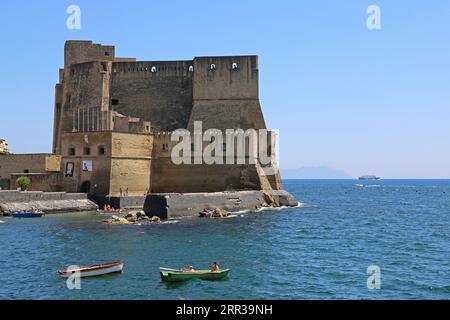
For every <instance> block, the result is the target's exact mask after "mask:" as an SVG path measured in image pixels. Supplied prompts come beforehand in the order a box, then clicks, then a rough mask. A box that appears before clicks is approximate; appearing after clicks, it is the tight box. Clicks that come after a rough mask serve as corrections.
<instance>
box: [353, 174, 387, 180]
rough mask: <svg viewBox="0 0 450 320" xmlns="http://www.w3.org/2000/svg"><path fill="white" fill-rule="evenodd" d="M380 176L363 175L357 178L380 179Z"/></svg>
mask: <svg viewBox="0 0 450 320" xmlns="http://www.w3.org/2000/svg"><path fill="white" fill-rule="evenodd" d="M380 179H381V178H380V177H377V176H375V175H365V176H361V177H359V178H358V180H380Z"/></svg>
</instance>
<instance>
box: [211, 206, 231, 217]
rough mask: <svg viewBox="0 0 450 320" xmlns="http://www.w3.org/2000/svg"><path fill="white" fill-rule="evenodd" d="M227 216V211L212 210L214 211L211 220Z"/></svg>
mask: <svg viewBox="0 0 450 320" xmlns="http://www.w3.org/2000/svg"><path fill="white" fill-rule="evenodd" d="M229 215H230V214H229V213H228V211H226V210H224V209H220V208H216V209H214V211H213V213H212V217H213V218H225V217H228V216H229Z"/></svg>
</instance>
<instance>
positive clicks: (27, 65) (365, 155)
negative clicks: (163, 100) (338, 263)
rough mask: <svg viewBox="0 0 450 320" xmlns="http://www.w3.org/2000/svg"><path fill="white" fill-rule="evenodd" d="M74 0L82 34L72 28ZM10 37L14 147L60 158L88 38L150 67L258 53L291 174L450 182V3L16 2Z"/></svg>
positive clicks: (4, 60)
mask: <svg viewBox="0 0 450 320" xmlns="http://www.w3.org/2000/svg"><path fill="white" fill-rule="evenodd" d="M71 4H76V5H79V6H80V7H81V14H82V15H81V19H82V20H81V23H82V25H81V27H82V28H81V30H68V29H67V28H66V19H67V17H68V15H67V14H66V8H67V7H68V6H69V5H71ZM371 4H376V5H379V6H380V8H381V13H382V16H381V19H382V29H381V30H379V31H369V30H368V29H367V28H366V19H367V16H368V15H367V14H366V9H367V7H368V6H369V5H371ZM0 36H1V42H2V44H1V50H0V61H1V68H0V70H1V71H0V88H1V89H0V93H1V96H0V97H1V100H0V110H1V113H0V137H4V138H6V139H7V140H8V142H9V144H10V148H11V151H12V152H15V153H22V152H50V151H51V141H52V124H53V96H54V91H53V90H54V85H55V83H56V82H57V78H58V68H59V67H62V65H63V46H64V41H65V40H68V39H86V40H93V41H95V42H98V43H103V44H113V45H116V53H117V55H118V56H132V57H137V58H138V59H143V60H144V59H145V60H169V59H190V58H192V57H194V56H202V55H234V54H258V55H259V57H260V96H261V101H262V106H263V111H264V113H265V117H266V120H267V124H268V126H269V127H270V128H272V129H280V138H281V149H280V153H281V161H280V162H281V166H282V167H283V168H297V167H302V166H316V165H324V166H330V167H335V168H339V169H342V170H344V171H346V172H348V173H350V174H351V175H354V176H357V175H360V174H366V173H375V174H378V175H381V176H382V177H385V178H449V177H450V2H449V1H442V0H431V1H419V0H408V1H405V0H396V1H380V0H373V1H364V0H358V1H357V0H340V1H336V0H334V1H331V0H329V1H325V0H318V1H248V0H247V1H246V0H239V1H237V0H233V1H226V2H224V1H220V2H219V1H211V0H209V1H206V0H205V1H196V0H192V1H181V0H179V1H133V0H128V1H99V0H96V1H79V0H73V1H15V2H12V1H8V2H2V4H1V5H0Z"/></svg>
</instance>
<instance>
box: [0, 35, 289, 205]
mask: <svg viewBox="0 0 450 320" xmlns="http://www.w3.org/2000/svg"><path fill="white" fill-rule="evenodd" d="M196 121H201V122H202V127H203V130H207V129H211V128H214V129H219V130H222V131H223V132H225V130H226V129H243V130H247V129H256V130H258V129H266V124H265V120H264V116H263V114H262V111H261V106H260V101H259V89H258V58H257V56H229V57H197V58H194V59H193V60H182V61H136V59H134V58H119V57H116V54H115V48H114V46H104V45H100V44H95V43H92V42H91V41H67V42H66V44H65V48H64V67H63V68H62V69H60V70H59V82H58V83H57V84H56V87H55V106H54V128H53V133H54V134H53V153H52V154H39V155H12V154H9V155H7V154H3V155H0V181H2V182H1V183H2V187H3V188H5V187H6V185H8V184H9V186H8V187H9V188H12V189H13V188H15V182H14V181H15V179H16V177H17V176H19V175H28V176H30V178H31V180H32V187H31V189H32V190H33V189H36V190H37V189H39V190H43V191H66V192H83V193H91V194H94V195H109V196H113V197H121V196H142V195H144V194H149V193H169V192H176V193H187V192H217V191H226V190H238V191H239V190H281V189H282V185H281V179H280V176H279V171H278V169H276V170H275V171H274V172H273V173H272V174H271V175H267V174H264V173H263V168H262V166H261V164H260V163H258V162H257V163H255V164H249V163H246V164H220V165H219V164H214V165H208V164H181V165H176V164H174V163H173V162H172V161H171V157H170V156H171V150H172V148H173V146H174V144H175V143H174V142H172V141H171V139H170V133H171V132H172V131H174V130H176V129H187V130H189V131H191V132H192V131H193V128H194V122H196ZM0 153H1V152H0Z"/></svg>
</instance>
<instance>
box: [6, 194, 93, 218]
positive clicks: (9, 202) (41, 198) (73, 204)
mask: <svg viewBox="0 0 450 320" xmlns="http://www.w3.org/2000/svg"><path fill="white" fill-rule="evenodd" d="M32 208H37V209H39V210H42V211H44V212H45V213H56V212H66V211H93V210H96V209H97V208H98V206H97V205H96V204H95V203H94V202H93V201H91V200H89V199H88V197H87V194H84V193H66V192H42V191H15V190H13V191H9V190H6V191H0V215H9V214H10V213H11V212H14V211H31V209H32Z"/></svg>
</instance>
